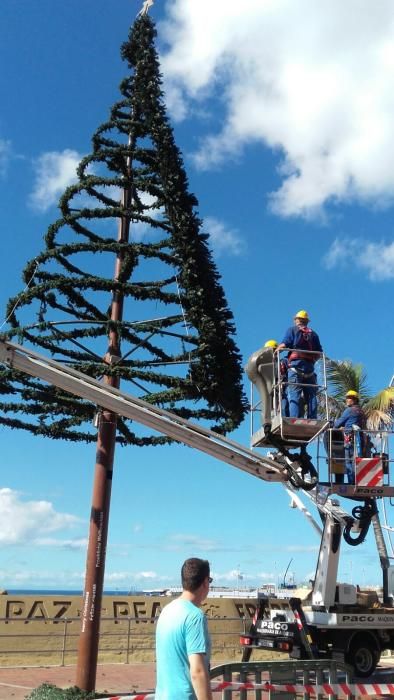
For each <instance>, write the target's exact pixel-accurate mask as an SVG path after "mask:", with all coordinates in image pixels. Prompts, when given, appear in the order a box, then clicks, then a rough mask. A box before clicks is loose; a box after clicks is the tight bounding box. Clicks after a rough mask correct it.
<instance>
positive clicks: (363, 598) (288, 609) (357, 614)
mask: <svg viewBox="0 0 394 700" xmlns="http://www.w3.org/2000/svg"><path fill="white" fill-rule="evenodd" d="M285 351H286V349H285ZM279 363H280V357H279V353H276V355H274V354H273V353H272V349H271V348H262V349H261V350H259V351H257V352H256V353H254V354H253V355H252V356H251V358H250V359H249V361H248V364H247V365H246V372H247V374H248V376H249V378H250V379H251V381H252V395H251V407H252V418H253V410H254V411H256V410H259V411H261V418H262V426H261V427H260V428H258V429H257V430H256V431H254V426H253V420H252V438H251V444H252V447H256V446H258V447H276V448H277V450H278V452H277V453H276V460H278V459H280V455H281V454H282V455H285V456H286V458H287V459H289V460H293V464H297V465H298V481H297V479H296V480H294V479H293V478H292V477H290V478H289V483H288V484H287V485H286V488H287V491H288V493H289V495H290V496H291V499H292V502H291V505H292V506H294V507H298V508H299V509H300V510H301V511H302V512H303V513H304V514H305V515H306V517H307V518H308V520H309V521H310V522H311V523H312V525H313V526H314V528H315V530H317V531H318V532H319V534H320V535H321V544H320V550H319V556H318V561H317V566H316V573H315V578H314V581H313V588H312V591H311V593H310V594H309V596H308V598H307V599H306V602H305V603H304V604H303V603H301V600H300V599H299V598H289V599H288V600H281V599H279V598H275V597H274V598H269V597H262V598H260V599H259V601H258V605H257V609H256V613H255V616H254V618H253V621H252V624H251V626H250V629H249V631H248V633H245V634H243V635H242V636H241V638H240V642H241V645H242V647H243V655H242V658H243V661H248V660H249V659H250V656H251V654H252V650H253V649H254V648H260V649H269V650H271V651H280V652H287V653H289V654H290V655H291V656H292V657H294V658H322V657H323V658H324V657H326V658H327V657H330V658H337V659H339V660H342V661H346V662H348V663H349V664H351V665H352V666H353V667H354V670H355V673H356V675H357V676H360V677H368V676H370V675H371V674H372V673H373V671H374V670H375V668H376V665H377V663H378V661H379V659H380V655H381V652H382V651H383V650H384V649H393V650H394V566H390V558H389V556H388V553H387V548H386V543H385V540H384V536H383V532H382V527H381V525H380V521H379V514H378V509H377V502H376V501H377V498H383V497H392V496H393V495H394V489H393V487H391V486H390V484H389V473H390V462H391V460H390V459H389V452H388V438H389V433H388V432H387V431H385V432H382V431H380V432H379V431H368V433H367V437H368V438H369V440H370V442H371V444H373V449H374V454H373V455H372V454H371V455H370V456H369V457H365V456H363V455H360V454H357V450H356V449H355V453H354V456H353V460H354V470H355V484H344V483H343V477H342V478H339V477H338V473H337V472H338V466H339V467H341V468H343V465H344V461H345V456H344V450H343V436H341V437H340V440H339V441H338V440H337V439H336V438H337V435H336V433H337V431H333V430H332V429H331V428H330V427H329V422H328V414H327V399H326V398H324V394H326V381H325V368H324V364H325V363H324V356H322V357H321V365H322V367H321V368H320V373H319V374H320V377H321V379H320V380H319V379H317V382H319V383H318V384H317V391H318V392H320V393H321V394H323V396H322V397H321V399H320V405H321V406H323V411H322V413H323V417H322V418H321V419H320V420H317V421H312V420H308V419H307V418H299V419H291V418H286V417H285V416H282V412H281V406H282V395H283V392H284V391H285V386H284V381H283V379H282V378H281V374H280V364H279ZM255 389H257V390H258V394H259V396H258V400H257V401H255V400H254V390H255ZM314 441H316V442H317V443H318V447H317V460H318V463H319V460H320V462H323V463H324V464H325V466H326V468H327V472H328V479H327V480H326V481H323V480H320V479H319V473H318V471H316V470H315V469H314V467H313V471H312V470H311V469H309V470H308V465H312V462H311V459H310V457H309V456H307V453H306V448H307V445H309V444H310V443H312V442H314ZM355 444H356V441H355ZM297 445H299V446H300V452H299V453H297V454H295V455H294V454H292V453H291V452H290V450H291V449H292V448H294V447H295V446H297ZM323 446H324V447H325V451H324V450H323ZM323 452H324V454H322V453H323ZM271 457H272V455H271ZM318 466H319V465H318ZM308 471H309V473H308ZM319 471H322V470H320V469H319ZM343 471H344V470H343ZM308 476H309V478H308ZM302 481H304V482H305V483H304V484H303V483H302ZM297 486H298V487H299V488H300V490H301V491H303V492H304V494H305V495H306V496H307V497H309V499H310V500H311V501H312V502H313V503H314V505H315V506H316V508H317V509H318V511H319V514H320V517H321V520H322V522H323V528H321V527H320V526H319V524H317V523H316V521H315V520H314V519H313V517H312V516H311V514H310V513H309V511H308V510H307V509H306V507H305V506H304V504H303V502H302V500H301V499H300V498H299V495H298V493H296V487H297ZM337 495H340V496H343V497H345V498H347V499H349V498H350V499H354V500H356V501H358V502H359V504H358V505H356V506H355V507H354V508H353V509H352V514H351V515H350V514H348V513H347V512H346V511H345V510H343V508H342V507H341V505H340V503H339V501H338V500H337V498H333V497H332V496H337ZM362 502H363V503H362ZM371 523H372V525H373V530H374V535H375V541H376V546H377V551H378V555H379V560H380V565H381V569H382V577H383V602H380V601H379V599H378V596H377V593H376V592H375V591H372V592H368V593H367V592H365V593H361V592H360V591H359V589H358V587H356V586H353V585H347V584H340V583H337V574H338V565H339V555H340V546H341V540H342V536H343V537H344V539H345V541H346V542H347V544H349V545H351V546H357V545H359V544H361V543H362V542H364V540H365V538H366V535H367V532H368V529H369V526H370V524H371Z"/></svg>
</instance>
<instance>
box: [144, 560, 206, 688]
mask: <svg viewBox="0 0 394 700" xmlns="http://www.w3.org/2000/svg"><path fill="white" fill-rule="evenodd" d="M181 576H182V588H183V592H182V594H181V596H180V597H179V598H176V600H173V601H172V602H171V603H169V604H168V605H166V606H165V608H164V609H163V610H162V612H161V613H160V617H159V619H158V622H157V628H156V691H155V700H212V692H211V684H210V678H209V657H210V649H211V644H210V639H209V635H208V626H207V619H206V617H205V615H204V613H203V612H202V610H201V605H202V603H203V602H204V600H205V598H206V597H207V595H208V592H209V584H210V583H211V582H212V579H211V578H210V570H209V562H208V561H206V560H205V559H197V558H191V559H186V561H185V562H184V564H183V566H182V571H181Z"/></svg>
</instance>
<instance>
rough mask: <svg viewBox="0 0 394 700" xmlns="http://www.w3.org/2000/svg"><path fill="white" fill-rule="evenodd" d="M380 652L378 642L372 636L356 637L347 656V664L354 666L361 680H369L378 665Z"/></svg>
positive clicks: (361, 635)
mask: <svg viewBox="0 0 394 700" xmlns="http://www.w3.org/2000/svg"><path fill="white" fill-rule="evenodd" d="M379 658H380V650H379V648H378V644H377V642H376V640H375V639H374V638H373V637H372V636H371V635H368V636H366V635H363V634H360V635H356V636H355V637H354V638H353V639H352V641H351V643H350V647H349V651H348V652H347V654H346V655H345V660H346V663H348V664H350V666H353V668H354V673H355V675H356V676H358V677H359V678H369V676H372V674H373V672H374V671H375V669H376V666H377V665H378V662H379Z"/></svg>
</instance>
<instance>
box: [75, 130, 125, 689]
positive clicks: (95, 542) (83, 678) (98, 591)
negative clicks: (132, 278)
mask: <svg viewBox="0 0 394 700" xmlns="http://www.w3.org/2000/svg"><path fill="white" fill-rule="evenodd" d="M129 145H130V138H129ZM127 160H128V168H129V173H130V159H129V158H128V159H127ZM131 199H132V194H131V188H130V187H129V188H127V189H124V190H123V195H122V204H123V207H124V208H129V207H130V203H131ZM129 230H130V217H129V216H127V215H126V216H124V217H122V218H121V219H120V221H119V229H118V239H117V240H118V242H121V243H127V242H128V240H129ZM122 261H123V253H122V251H119V253H118V255H117V258H116V265H115V274H114V280H115V282H116V281H118V280H119V277H120V272H121V267H122ZM122 318H123V294H122V292H121V291H119V290H117V289H114V290H113V292H112V304H111V321H114V322H120V321H121V320H122ZM108 341H109V344H108V351H107V354H106V355H105V361H106V362H107V363H108V364H109V365H110V364H113V363H116V362H117V361H119V359H120V357H121V353H120V339H119V333H118V330H117V326H115V327H113V328H111V330H110V332H109V334H108ZM104 381H105V383H106V384H108V385H109V386H114V387H116V388H119V383H120V382H119V379H118V378H117V377H111V376H106V377H104ZM116 427H117V416H116V414H114V413H111V412H110V411H102V412H101V413H100V414H99V425H98V434H97V451H96V465H95V474H94V483H93V497H92V508H91V515H90V529H89V542H88V550H87V561H86V576H85V588H84V595H83V605H82V610H81V629H80V636H79V644H78V659H77V671H76V685H77V687H78V688H81V689H82V690H86V691H92V690H95V686H96V673H97V658H98V648H99V638H100V618H101V603H102V597H103V587H104V573H105V555H106V548H107V537H108V523H109V511H110V502H111V487H112V472H113V463H114V453H115V444H116Z"/></svg>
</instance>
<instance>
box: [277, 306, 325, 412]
mask: <svg viewBox="0 0 394 700" xmlns="http://www.w3.org/2000/svg"><path fill="white" fill-rule="evenodd" d="M308 323H309V315H308V312H307V311H305V310H304V309H302V310H301V311H298V313H296V315H295V316H294V326H291V328H288V329H287V331H286V333H285V337H284V338H283V340H282V342H281V343H280V344H279V345H278V350H281V349H282V348H289V350H291V352H289V354H288V357H287V360H288V399H289V414H290V418H303V417H304V404H306V407H307V418H316V417H317V384H316V374H315V370H314V365H315V362H316V360H318V359H319V357H320V354H321V353H322V352H323V348H322V346H321V343H320V340H319V336H318V335H317V333H315V331H313V330H312V329H311V328H309V327H308Z"/></svg>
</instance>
